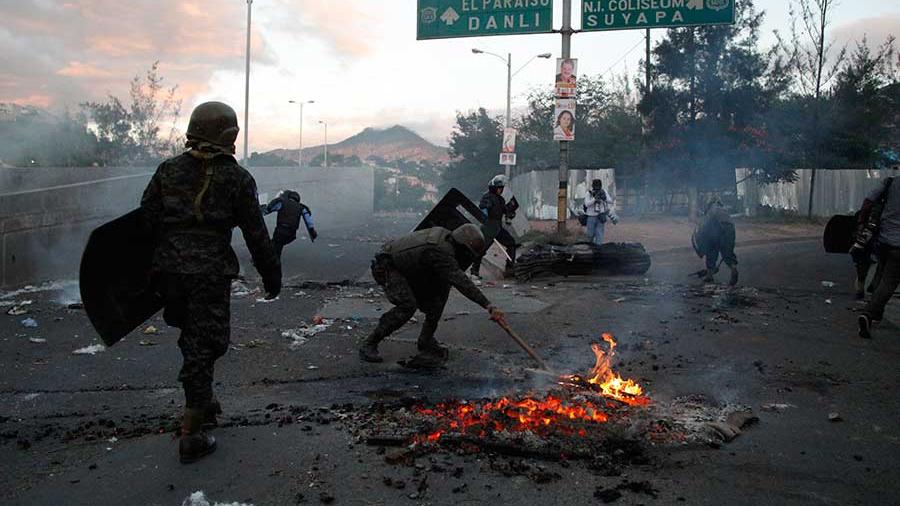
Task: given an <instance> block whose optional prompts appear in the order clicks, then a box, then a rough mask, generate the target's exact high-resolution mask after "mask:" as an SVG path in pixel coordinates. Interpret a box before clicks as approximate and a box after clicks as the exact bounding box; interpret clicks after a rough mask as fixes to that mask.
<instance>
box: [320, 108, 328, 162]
mask: <svg viewBox="0 0 900 506" xmlns="http://www.w3.org/2000/svg"><path fill="white" fill-rule="evenodd" d="M319 123H320V124H322V125H325V163H324V164H323V165H322V167H324V168H326V169H327V168H328V122H326V121H321V120H320V121H319Z"/></svg>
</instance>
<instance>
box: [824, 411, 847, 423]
mask: <svg viewBox="0 0 900 506" xmlns="http://www.w3.org/2000/svg"><path fill="white" fill-rule="evenodd" d="M828 421H829V422H843V421H844V419H843V418H842V417H841V414H840V413H837V412H833V413H828Z"/></svg>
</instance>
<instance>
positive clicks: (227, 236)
mask: <svg viewBox="0 0 900 506" xmlns="http://www.w3.org/2000/svg"><path fill="white" fill-rule="evenodd" d="M237 134H238V125H237V116H236V115H235V113H234V110H233V109H232V108H231V107H229V106H227V105H225V104H222V103H219V102H207V103H205V104H201V105H199V106H197V108H196V109H195V110H194V112H193V113H192V114H191V119H190V124H189V125H188V131H187V139H188V140H187V147H188V148H189V150H188V151H187V152H185V153H184V154H182V155H180V156H177V157H175V158H171V159H169V160H166V161H164V162H163V163H162V164H161V165H160V166H159V168H158V169H157V170H156V173H155V174H154V175H153V178H152V179H151V180H150V184H149V186H147V189H146V190H145V191H144V196H143V199H142V200H141V208H142V209H143V210H144V214H145V216H146V217H147V219H148V221H149V223H150V224H151V225H152V227H153V229H154V233H155V235H156V236H157V246H156V250H155V252H154V259H153V273H154V274H153V275H154V279H155V283H156V286H157V287H158V288H157V289H158V291H159V293H160V295H161V296H162V297H163V300H164V304H165V309H164V313H163V316H164V318H165V320H166V323H168V324H169V325H172V326H174V327H178V328H180V329H181V336H180V338H179V339H178V346H179V348H181V353H182V356H183V357H184V364H183V366H182V368H181V372H180V373H179V374H178V379H179V381H181V383H182V384H183V387H184V396H185V411H184V417H183V419H182V431H181V441H180V445H179V452H180V455H181V461H182V462H184V463H189V462H194V461H196V460H198V459H200V458H201V457H203V456H205V455H207V454H209V453H212V452H213V451H214V450H215V448H216V441H215V438H213V437H212V436H211V435H209V434H207V433H206V432H205V431H204V427H206V428H208V427H210V426H215V421H216V418H215V417H216V414H217V413H220V412H221V408H220V407H219V403H218V401H217V400H216V399H215V397H214V395H213V390H212V385H213V371H214V367H215V362H216V359H218V358H219V357H221V356H222V355H224V354H225V352H226V350H227V349H228V344H229V306H230V296H231V290H230V287H231V280H232V279H233V278H235V277H236V276H237V274H238V272H239V265H238V260H237V256H236V255H235V253H234V250H233V249H232V248H231V234H232V230H233V229H234V227H240V229H241V232H242V233H243V235H244V239H245V242H246V243H247V247H248V248H249V250H250V254H251V255H252V257H253V263H254V265H255V266H256V269H257V270H258V271H259V273H260V275H261V276H262V279H263V284H264V286H265V289H266V292H267V298H274V297H276V296H277V295H278V293H279V291H280V290H281V265H280V263H279V261H278V258H277V256H276V255H275V252H274V250H273V248H272V244H271V242H270V241H269V236H268V231H267V230H266V225H265V223H264V222H263V217H262V213H261V212H260V208H259V203H258V200H257V199H258V197H257V195H256V181H254V180H253V176H251V175H250V173H249V172H247V171H246V170H244V169H243V168H242V167H241V166H240V165H238V163H237V161H236V160H235V159H234V156H233V153H234V141H235V139H237Z"/></svg>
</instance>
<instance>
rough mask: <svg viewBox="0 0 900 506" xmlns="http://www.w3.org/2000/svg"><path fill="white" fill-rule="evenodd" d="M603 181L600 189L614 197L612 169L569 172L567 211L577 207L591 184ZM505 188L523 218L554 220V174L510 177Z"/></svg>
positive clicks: (556, 179)
mask: <svg viewBox="0 0 900 506" xmlns="http://www.w3.org/2000/svg"><path fill="white" fill-rule="evenodd" d="M596 178H600V179H602V180H603V187H604V188H605V189H606V191H607V192H608V193H609V194H610V195H615V194H616V172H615V170H613V169H598V170H573V171H570V172H569V193H568V195H569V209H576V208H577V206H580V205H581V203H582V201H583V200H584V197H585V195H587V192H588V190H590V189H591V181H593V180H594V179H596ZM509 185H510V186H511V187H512V191H513V194H515V196H516V200H518V201H519V205H520V206H521V207H522V208H523V209H524V210H525V216H527V217H528V218H530V219H534V220H556V217H557V205H558V201H557V199H558V193H559V173H558V172H557V171H555V170H554V171H549V170H546V171H532V172H526V173H524V174H519V175H516V176H513V178H512V179H511V180H510V183H509Z"/></svg>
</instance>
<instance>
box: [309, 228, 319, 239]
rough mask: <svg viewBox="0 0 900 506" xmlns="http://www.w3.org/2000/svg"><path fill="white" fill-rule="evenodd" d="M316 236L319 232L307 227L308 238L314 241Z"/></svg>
mask: <svg viewBox="0 0 900 506" xmlns="http://www.w3.org/2000/svg"><path fill="white" fill-rule="evenodd" d="M316 237H319V233H318V232H316V229H314V228H311V229H309V240H310V241H312V242H316Z"/></svg>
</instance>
